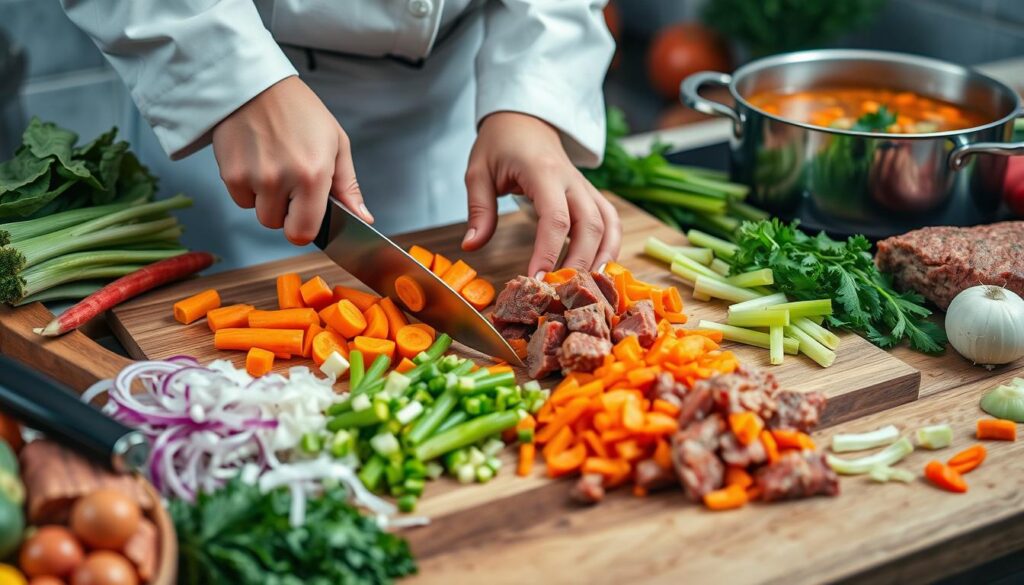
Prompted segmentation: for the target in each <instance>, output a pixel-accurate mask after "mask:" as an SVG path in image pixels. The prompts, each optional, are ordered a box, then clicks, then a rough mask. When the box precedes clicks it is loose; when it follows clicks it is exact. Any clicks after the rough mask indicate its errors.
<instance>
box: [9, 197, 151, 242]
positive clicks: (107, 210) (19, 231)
mask: <svg viewBox="0 0 1024 585" xmlns="http://www.w3.org/2000/svg"><path fill="white" fill-rule="evenodd" d="M139 203H140V202H139V201H133V202H131V203H112V204H110V205H96V206H94V207H83V208H81V209H72V210H70V211H62V212H60V213H55V214H53V215H47V216H44V217H39V218H36V219H28V220H24V221H12V222H10V223H0V232H7V234H8V236H9V238H10V241H11V242H12V243H13V242H20V241H22V240H27V239H29V238H34V237H36V236H41V235H43V234H50V233H53V232H56V231H58V230H62V229H64V228H66V227H71V226H73V225H78V224H81V223H85V222H87V221H91V220H94V219H96V218H98V217H103V216H105V215H110V214H113V213H117V212H118V211H122V210H125V209H128V208H129V207H132V206H134V205H138V204H139Z"/></svg>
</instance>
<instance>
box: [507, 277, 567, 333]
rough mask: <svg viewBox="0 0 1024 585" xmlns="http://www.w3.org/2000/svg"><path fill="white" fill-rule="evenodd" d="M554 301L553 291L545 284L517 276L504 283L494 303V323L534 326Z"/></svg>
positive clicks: (534, 279)
mask: <svg viewBox="0 0 1024 585" xmlns="http://www.w3.org/2000/svg"><path fill="white" fill-rule="evenodd" d="M554 299H555V289H553V288H551V286H550V285H549V284H547V283H546V282H542V281H540V280H537V279H536V278H529V277H527V276H517V277H515V278H514V279H512V280H510V281H508V282H507V283H505V288H504V289H502V291H501V294H499V295H498V300H497V301H495V303H494V314H493V316H492V318H493V319H494V320H495V322H503V323H523V324H525V325H536V324H537V319H538V318H539V317H540V316H541V315H543V314H544V311H546V310H547V308H548V305H550V304H551V301H553V300H554Z"/></svg>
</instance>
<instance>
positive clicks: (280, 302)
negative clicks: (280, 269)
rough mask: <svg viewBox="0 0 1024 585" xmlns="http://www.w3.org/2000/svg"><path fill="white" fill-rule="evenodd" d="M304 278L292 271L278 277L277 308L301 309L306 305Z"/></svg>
mask: <svg viewBox="0 0 1024 585" xmlns="http://www.w3.org/2000/svg"><path fill="white" fill-rule="evenodd" d="M301 287H302V278H301V277H300V276H299V275H298V274H295V273H294V272H291V273H289V274H282V275H280V276H278V277H277V308H278V309H301V308H303V307H305V306H306V305H305V304H303V302H302V293H301V292H299V289H300V288H301Z"/></svg>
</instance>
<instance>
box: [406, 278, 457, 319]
mask: <svg viewBox="0 0 1024 585" xmlns="http://www.w3.org/2000/svg"><path fill="white" fill-rule="evenodd" d="M456 290H458V289H456ZM395 294H396V295H398V300H400V301H402V304H403V305H405V308H406V309H409V310H410V311H412V312H413V313H418V312H420V311H422V310H423V307H425V306H427V297H426V294H425V293H424V292H423V287H422V286H420V283H418V282H416V281H415V280H413V279H412V277H411V276H408V275H405V274H403V275H402V276H399V277H398V278H396V279H395Z"/></svg>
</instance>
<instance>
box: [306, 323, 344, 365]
mask: <svg viewBox="0 0 1024 585" xmlns="http://www.w3.org/2000/svg"><path fill="white" fill-rule="evenodd" d="M334 352H338V353H340V354H341V355H342V357H345V358H348V347H347V345H346V344H345V338H344V337H342V336H340V335H338V334H337V333H335V332H333V331H321V332H320V333H317V334H316V337H314V338H313V363H314V364H316V365H317V366H319V365H321V364H323V363H324V362H325V361H327V358H329V357H331V354H332V353H334Z"/></svg>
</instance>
